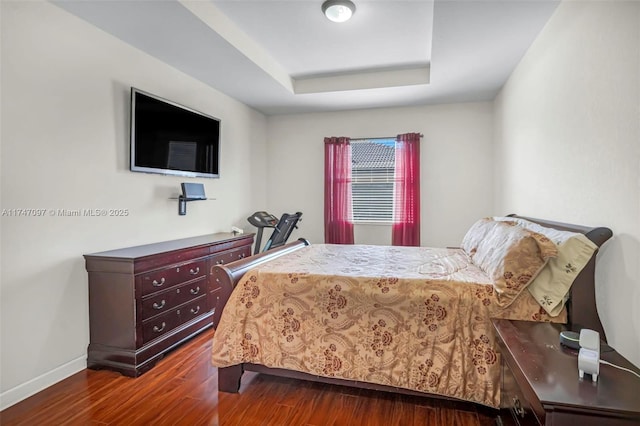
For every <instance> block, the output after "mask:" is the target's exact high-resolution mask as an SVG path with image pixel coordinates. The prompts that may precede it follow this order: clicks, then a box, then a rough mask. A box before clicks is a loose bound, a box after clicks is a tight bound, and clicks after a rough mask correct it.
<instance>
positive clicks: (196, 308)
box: [191, 305, 200, 315]
mask: <svg viewBox="0 0 640 426" xmlns="http://www.w3.org/2000/svg"><path fill="white" fill-rule="evenodd" d="M198 312H200V305H198V306H196V307H195V308H191V313H192V314H193V315H195V314H197V313H198Z"/></svg>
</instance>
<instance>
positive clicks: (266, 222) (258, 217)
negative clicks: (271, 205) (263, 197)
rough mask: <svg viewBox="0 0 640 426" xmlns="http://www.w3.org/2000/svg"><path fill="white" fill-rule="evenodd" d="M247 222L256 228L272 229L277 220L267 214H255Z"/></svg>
mask: <svg viewBox="0 0 640 426" xmlns="http://www.w3.org/2000/svg"><path fill="white" fill-rule="evenodd" d="M247 220H248V221H249V223H250V224H252V225H253V226H255V227H256V228H273V227H275V226H276V225H277V224H278V218H277V217H275V216H274V215H272V214H269V213H267V212H255V213H254V214H252V215H251V216H249V217H248V218H247Z"/></svg>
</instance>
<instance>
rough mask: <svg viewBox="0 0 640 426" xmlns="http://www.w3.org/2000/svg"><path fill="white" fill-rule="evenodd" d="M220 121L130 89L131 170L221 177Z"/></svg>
mask: <svg viewBox="0 0 640 426" xmlns="http://www.w3.org/2000/svg"><path fill="white" fill-rule="evenodd" d="M219 168H220V120H219V119H217V118H215V117H211V116H209V115H206V114H203V113H201V112H199V111H196V110H193V109H191V108H187V107H185V106H182V105H179V104H177V103H175V102H171V101H168V100H166V99H162V98H160V97H158V96H155V95H152V94H150V93H146V92H143V91H141V90H138V89H136V88H134V87H132V88H131V171H134V172H146V173H161V174H166V175H177V176H190V177H208V178H216V177H220V169H219Z"/></svg>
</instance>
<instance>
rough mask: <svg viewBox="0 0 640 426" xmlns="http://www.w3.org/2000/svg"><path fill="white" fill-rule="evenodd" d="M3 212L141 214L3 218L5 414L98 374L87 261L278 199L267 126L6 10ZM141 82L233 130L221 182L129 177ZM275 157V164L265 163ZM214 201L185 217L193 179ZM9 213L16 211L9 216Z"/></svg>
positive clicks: (226, 141)
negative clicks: (184, 197) (183, 199)
mask: <svg viewBox="0 0 640 426" xmlns="http://www.w3.org/2000/svg"><path fill="white" fill-rule="evenodd" d="M1 7H2V9H1V12H2V81H1V83H2V84H1V86H2V133H1V137H2V150H1V167H2V169H1V177H2V193H1V203H2V205H1V208H2V209H18V208H38V209H47V210H49V209H83V208H105V209H111V208H113V209H128V211H129V214H128V216H126V217H60V216H55V215H54V216H50V215H49V213H48V212H47V214H46V215H45V216H44V217H9V216H7V215H6V214H5V215H3V216H2V218H1V220H2V225H1V232H2V237H1V240H2V243H1V248H2V253H1V254H2V270H1V279H2V281H1V286H2V287H1V297H2V300H1V323H2V325H1V327H2V328H1V356H2V359H1V371H0V377H1V380H2V394H1V396H2V401H1V404H2V407H5V406H7V405H8V404H11V403H12V402H15V401H17V400H19V399H21V398H24V397H25V396H27V395H28V394H30V393H32V392H34V391H37V390H40V389H42V388H43V387H46V386H47V385H49V384H52V383H54V382H56V381H58V380H60V379H61V378H63V377H65V376H66V375H69V374H72V373H74V372H76V371H78V370H81V369H83V368H85V366H86V349H87V344H88V342H89V323H88V305H87V298H88V296H87V275H86V272H85V270H84V262H83V258H82V254H84V253H91V252H96V251H101V250H107V249H115V248H119V247H126V246H131V245H138V244H146V243H151V242H157V241H163V240H169V239H174V238H182V237H188V236H192V235H201V234H207V233H212V232H218V231H229V230H230V228H231V226H232V225H239V226H241V227H245V228H247V227H248V225H247V224H246V217H247V216H248V215H249V213H251V212H252V211H254V210H255V209H256V208H258V207H259V206H263V205H264V204H265V202H266V201H265V200H266V185H265V182H264V180H263V179H261V178H256V176H263V175H264V173H265V168H264V160H263V158H264V152H265V149H266V139H265V133H266V118H265V117H264V116H263V115H262V114H260V113H257V112H256V111H254V110H252V109H250V108H248V107H246V106H245V105H243V104H241V103H239V102H237V101H235V100H233V99H231V98H229V97H227V96H225V95H223V94H221V93H220V92H217V91H215V90H213V89H211V88H210V87H208V86H206V85H204V84H202V83H200V82H198V81H196V80H194V79H193V78H190V77H188V76H186V75H184V74H183V73H181V72H179V71H177V70H175V69H173V68H171V67H169V66H167V65H165V64H163V63H162V62H160V61H158V60H156V59H154V58H152V57H150V56H148V55H146V54H143V53H141V52H140V51H138V50H136V49H134V48H132V47H130V46H128V45H126V44H124V43H122V42H121V41H119V40H117V39H115V38H113V37H111V36H108V35H107V34H105V33H104V32H102V31H100V30H98V29H96V28H94V27H91V26H89V25H88V24H86V23H85V22H84V21H81V20H79V19H78V18H76V17H74V16H72V15H70V14H68V13H67V12H65V11H63V10H62V9H59V8H58V7H56V6H54V5H52V4H50V3H45V2H19V3H17V2H16V3H14V2H7V1H2V3H1ZM131 86H135V87H138V88H140V89H143V90H146V91H149V92H151V93H154V94H157V95H160V96H163V97H165V98H168V99H171V100H173V101H176V102H179V103H182V104H184V105H187V106H190V107H192V108H194V109H198V110H200V111H203V112H205V113H208V114H210V115H213V116H215V117H219V118H220V119H221V120H222V138H221V152H222V163H221V177H220V179H186V178H179V177H168V176H162V175H151V174H143V173H132V172H130V171H129V170H128V145H129V139H128V128H129V119H128V114H129V106H128V103H129V89H130V87H131ZM256 152H257V153H262V157H260V156H254V155H253V154H254V153H256ZM182 181H190V182H194V181H195V182H203V183H204V184H205V187H206V193H207V195H208V196H209V197H211V198H215V200H213V201H199V202H194V203H190V204H189V205H188V213H187V215H186V216H178V213H177V201H176V200H170V199H169V198H170V197H172V196H177V194H178V193H179V191H180V182H182ZM5 213H6V212H5Z"/></svg>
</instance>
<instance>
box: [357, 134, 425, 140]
mask: <svg viewBox="0 0 640 426" xmlns="http://www.w3.org/2000/svg"><path fill="white" fill-rule="evenodd" d="M423 137H424V135H423V134H422V133H420V138H421V139H422V138H423ZM397 138H398V136H376V137H375V138H351V139H356V140H358V139H371V140H375V139H397Z"/></svg>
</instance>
